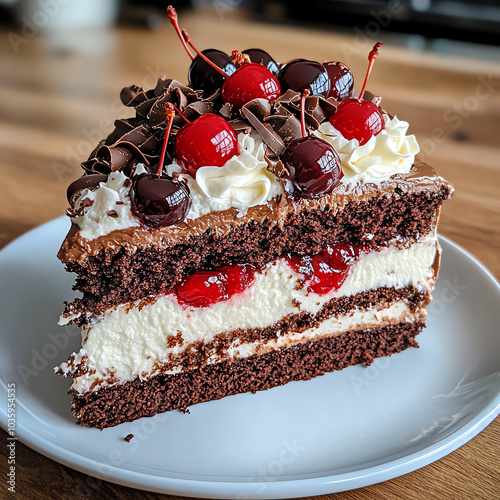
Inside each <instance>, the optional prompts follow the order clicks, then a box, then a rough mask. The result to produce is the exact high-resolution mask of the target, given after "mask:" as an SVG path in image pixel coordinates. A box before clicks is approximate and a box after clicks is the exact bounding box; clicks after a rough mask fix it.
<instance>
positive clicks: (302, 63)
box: [278, 59, 331, 98]
mask: <svg viewBox="0 0 500 500" xmlns="http://www.w3.org/2000/svg"><path fill="white" fill-rule="evenodd" d="M278 80H279V82H280V85H281V89H282V91H283V92H286V91H287V90H288V89H291V90H295V92H300V93H302V92H303V91H304V90H309V91H310V92H311V94H312V95H317V96H320V97H325V98H326V97H328V95H329V93H330V86H331V84H330V77H329V76H328V72H327V71H326V69H325V67H324V66H323V65H322V64H321V63H319V62H316V61H309V60H307V59H294V60H293V61H290V62H288V63H286V64H285V65H284V66H283V67H282V68H281V69H280V72H279V75H278Z"/></svg>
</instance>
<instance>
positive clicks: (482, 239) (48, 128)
mask: <svg viewBox="0 0 500 500" xmlns="http://www.w3.org/2000/svg"><path fill="white" fill-rule="evenodd" d="M181 21H182V25H183V27H185V28H187V29H188V30H189V32H190V34H191V36H192V37H193V39H194V40H195V41H196V42H197V45H199V46H200V47H202V48H205V47H217V48H219V49H222V50H225V51H227V52H230V51H231V50H232V49H233V48H239V49H244V48H248V47H252V46H258V47H261V48H263V49H266V50H268V51H269V52H270V53H271V54H273V56H274V57H275V59H276V60H278V61H286V60H289V59H292V58H296V57H304V58H309V59H316V60H319V61H323V60H335V59H337V60H342V61H344V62H345V63H346V64H347V65H348V66H350V68H351V69H352V71H353V73H354V75H355V76H356V77H357V82H358V86H359V85H360V83H361V81H362V80H361V79H362V77H363V76H362V75H364V71H365V68H366V65H367V54H368V52H369V50H370V49H371V46H372V45H373V41H371V42H370V41H369V40H367V39H366V38H365V37H362V36H360V35H359V33H360V31H359V30H358V31H353V32H352V33H348V34H342V35H341V34H338V33H335V32H327V31H321V30H312V29H310V28H309V29H305V28H299V27H287V26H284V25H280V26H273V25H269V24H259V23H256V22H254V21H249V20H247V18H246V17H245V16H244V15H241V14H239V13H237V12H236V11H235V12H226V13H225V15H224V17H223V18H222V17H220V16H217V15H215V13H214V9H210V10H209V11H204V12H202V13H186V14H184V15H183V16H182V18H181ZM9 31H10V30H9V29H6V28H4V29H3V30H2V31H1V32H0V57H1V59H0V60H1V68H2V70H1V72H0V247H2V246H4V245H5V244H7V243H8V242H9V241H11V240H13V239H15V238H16V237H18V236H19V235H21V234H22V233H24V232H25V231H27V230H29V229H31V228H33V227H35V226H37V225H39V224H41V223H43V222H46V221H49V220H51V219H53V218H55V217H58V216H60V215H61V214H63V213H64V211H65V209H66V205H67V203H66V196H65V191H66V186H67V184H68V183H69V182H70V181H71V180H72V179H74V178H76V177H78V176H79V175H80V169H79V162H80V161H81V160H83V159H85V158H86V156H87V155H88V153H89V152H90V151H91V150H92V149H93V147H94V145H95V143H96V142H97V140H98V139H100V138H101V137H104V136H105V135H107V133H108V132H109V131H110V130H111V126H112V120H114V119H115V118H117V117H124V116H130V113H129V110H127V109H125V108H124V107H123V106H120V105H119V101H118V92H119V90H120V89H121V88H122V87H123V86H125V85H129V84H132V83H135V84H139V85H143V86H145V87H148V88H149V87H151V86H154V83H155V81H156V78H157V76H159V75H162V74H165V75H166V76H167V77H175V78H177V79H179V80H181V81H186V79H187V68H188V65H189V60H188V58H187V56H186V54H185V53H184V51H183V49H182V47H181V46H180V44H179V43H178V42H177V40H176V37H175V34H174V32H173V30H172V29H171V28H170V26H169V25H167V23H165V24H164V26H163V27H162V28H161V29H159V30H158V31H155V32H150V31H145V30H141V29H135V28H134V29H133V28H118V29H113V30H110V31H107V32H101V31H99V32H98V31H96V32H92V33H91V34H88V33H87V34H82V33H79V32H74V33H72V34H71V35H70V36H67V35H66V36H55V37H48V36H45V35H42V34H38V35H36V36H35V37H33V38H31V39H29V40H28V39H25V41H26V42H27V43H24V42H19V43H20V44H19V45H18V46H17V53H16V51H15V50H14V48H13V46H12V44H11V43H10V41H9V38H8V37H7V36H6V35H7V34H8V33H9ZM16 33H18V34H20V33H19V32H16ZM369 88H370V89H371V90H372V91H373V92H375V93H376V94H378V95H382V96H383V101H382V104H383V106H384V108H385V109H387V110H388V111H390V112H391V113H393V114H396V115H397V116H398V117H399V118H401V119H404V120H407V121H409V122H410V124H411V129H410V130H411V132H413V133H415V134H416V136H417V138H418V140H419V142H420V145H421V148H422V156H424V157H425V158H426V159H427V160H428V161H429V162H430V163H431V164H432V165H433V166H435V167H436V168H437V169H438V170H439V171H440V173H441V174H442V175H443V176H444V177H446V178H447V179H448V180H449V181H451V182H452V183H453V184H454V186H455V188H456V192H455V195H454V197H453V199H452V200H450V201H448V202H447V203H446V205H445V207H444V209H443V212H442V217H441V225H440V229H439V231H440V233H441V234H443V235H445V236H447V237H449V238H451V239H452V240H454V241H455V242H456V243H458V244H459V245H461V246H463V247H464V248H465V249H467V250H468V251H469V252H471V253H472V254H473V255H475V256H476V257H477V258H478V259H480V260H481V261H482V262H483V263H484V264H485V265H486V266H487V267H488V268H489V269H490V270H491V271H492V272H493V274H494V275H495V276H496V277H497V278H500V259H499V250H500V140H499V136H500V64H499V63H495V62H488V61H485V60H481V59H480V58H477V59H465V58H458V57H447V56H445V55H436V54H431V53H424V52H418V51H412V50H409V49H407V48H403V47H397V46H391V45H390V44H386V45H385V46H384V47H383V48H382V52H381V55H380V57H379V58H378V60H377V62H376V65H375V68H374V71H373V73H372V77H371V81H370V84H369ZM54 321H56V318H54ZM2 404H4V403H2ZM2 436H3V437H4V438H5V433H4V432H3V431H2ZM3 443H5V440H3ZM1 453H2V455H3V457H2V459H1V460H0V463H1V466H0V470H1V476H2V478H3V479H2V481H1V482H0V492H1V493H2V494H3V492H6V487H7V485H6V481H5V474H6V470H7V464H6V458H5V457H6V447H5V446H3V445H2V448H1ZM499 456H500V420H499V419H498V418H497V419H496V421H494V422H493V423H492V424H491V425H489V426H488V427H487V428H486V429H485V430H484V431H483V432H482V433H480V434H479V435H478V436H477V437H475V438H474V439H472V440H471V441H470V442H469V443H467V444H466V445H464V446H463V447H461V448H460V449H458V450H457V451H455V452H453V453H451V454H450V455H448V456H447V457H445V458H443V459H441V460H439V461H438V462H436V463H433V464H431V465H428V466H427V467H424V468H422V469H420V470H418V471H416V472H413V473H411V474H408V475H406V476H403V477H399V478H396V479H393V480H391V481H387V482H384V483H382V484H378V485H373V486H370V487H367V488H363V489H359V490H353V491H349V492H344V493H339V494H335V495H324V496H322V497H317V498H322V499H327V498H328V499H333V498H335V499H348V498H349V499H364V498H366V499H368V498H370V499H371V498H384V499H399V498H422V499H431V498H435V499H456V498H486V499H493V498H499V497H500V472H499V471H500V459H499ZM17 492H18V494H19V495H20V498H29V499H31V498H37V499H53V498H68V499H73V498H75V499H79V498H134V499H142V498H144V499H153V498H170V499H172V498H174V497H172V496H168V495H157V494H153V493H147V492H140V491H138V490H133V489H130V488H126V487H123V486H117V485H114V484H111V483H108V482H103V481H98V480H97V479H94V478H91V477H89V476H86V475H85V474H82V473H79V472H76V471H74V470H71V469H69V468H67V467H64V466H62V465H60V464H58V463H56V462H53V461H51V460H49V459H48V458H46V457H44V456H42V455H39V454H37V453H36V452H34V451H32V450H30V449H29V448H27V447H26V446H24V445H22V444H20V443H19V444H18V448H17ZM6 498H7V497H6Z"/></svg>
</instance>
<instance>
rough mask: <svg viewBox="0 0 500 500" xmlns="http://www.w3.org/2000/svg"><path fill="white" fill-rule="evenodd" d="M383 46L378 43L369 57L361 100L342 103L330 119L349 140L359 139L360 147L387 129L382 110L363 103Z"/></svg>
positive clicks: (367, 102) (360, 95)
mask: <svg viewBox="0 0 500 500" xmlns="http://www.w3.org/2000/svg"><path fill="white" fill-rule="evenodd" d="M381 46H382V42H378V43H376V44H375V46H374V47H373V50H372V51H371V52H370V54H369V56H368V60H369V64H368V70H367V71H366V76H365V81H364V83H363V88H362V89H361V93H360V94H359V98H358V99H346V100H345V101H342V102H341V103H340V104H339V106H338V108H337V111H336V112H335V114H334V115H333V116H331V117H330V123H331V124H332V125H333V126H334V127H335V128H336V129H337V130H338V131H339V132H340V133H341V134H342V135H343V136H344V137H345V138H346V139H347V140H349V141H350V140H352V139H357V140H358V142H359V144H360V146H362V145H363V144H366V143H367V142H368V141H369V140H370V138H371V137H373V136H375V135H377V134H379V133H380V132H381V131H382V130H384V128H385V124H384V118H383V116H382V112H381V111H380V109H379V108H378V107H377V106H376V105H375V104H373V103H372V102H369V101H363V95H364V93H365V89H366V84H367V82H368V77H369V76H370V72H371V69H372V66H373V63H374V62H375V59H376V58H377V56H378V51H379V49H380V47H381Z"/></svg>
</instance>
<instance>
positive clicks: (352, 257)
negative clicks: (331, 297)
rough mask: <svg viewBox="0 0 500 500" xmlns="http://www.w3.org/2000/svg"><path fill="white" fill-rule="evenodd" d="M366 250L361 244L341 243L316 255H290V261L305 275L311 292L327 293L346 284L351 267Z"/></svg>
mask: <svg viewBox="0 0 500 500" xmlns="http://www.w3.org/2000/svg"><path fill="white" fill-rule="evenodd" d="M364 251H366V249H365V248H364V247H363V246H361V245H351V244H349V243H339V244H337V245H333V246H328V247H327V248H326V249H325V250H323V251H321V252H319V253H317V254H314V255H303V256H299V255H289V256H288V263H289V264H290V266H291V267H292V269H294V270H295V271H296V272H298V273H300V274H302V275H304V280H305V284H306V286H307V290H308V291H309V292H313V293H317V294H319V295H325V294H327V293H328V292H330V291H332V290H335V291H336V290H338V289H339V288H340V287H341V286H342V285H343V284H344V281H345V279H346V278H347V275H348V274H349V269H350V267H351V266H352V265H353V264H354V263H355V262H356V261H357V260H358V258H359V256H360V255H361V253H362V252H364Z"/></svg>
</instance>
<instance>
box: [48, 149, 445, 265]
mask: <svg viewBox="0 0 500 500" xmlns="http://www.w3.org/2000/svg"><path fill="white" fill-rule="evenodd" d="M443 187H445V188H446V189H447V191H448V192H449V193H450V196H451V193H452V191H453V188H452V186H451V185H450V184H449V183H448V182H446V181H445V180H444V179H443V178H442V177H440V176H439V175H437V173H436V171H435V170H434V169H433V168H432V167H430V166H429V165H427V164H426V163H423V162H422V161H420V160H419V159H417V160H416V163H415V166H414V168H413V169H412V171H411V172H410V173H408V174H397V175H394V176H392V177H391V178H389V179H388V180H386V181H384V182H381V183H380V184H373V183H369V182H365V183H359V184H356V185H354V186H350V185H344V184H339V185H338V186H337V187H336V188H335V189H334V190H333V192H331V193H330V194H327V195H325V196H322V197H320V198H317V199H296V200H293V201H292V200H289V199H287V198H285V197H281V198H280V199H273V200H271V202H269V203H268V204H266V205H258V206H255V207H252V208H249V209H248V210H247V212H246V214H245V215H243V216H241V214H240V213H239V212H238V211H237V210H236V209H235V208H231V209H229V210H224V211H220V212H211V213H208V214H206V215H203V216H201V217H199V218H197V219H192V220H191V219H190V220H186V221H184V222H182V223H178V224H175V225H172V226H168V227H162V228H157V229H151V228H148V227H146V226H144V227H132V228H127V229H124V230H118V231H113V232H111V233H110V234H107V235H104V236H100V237H98V238H96V239H95V240H85V239H84V238H82V237H81V236H80V234H79V229H78V226H76V225H73V226H72V228H71V229H70V232H69V233H68V235H67V237H66V239H65V240H64V242H63V244H62V247H61V249H60V251H59V253H58V258H59V259H60V260H61V261H62V262H64V263H68V262H71V261H73V260H75V261H77V262H80V263H81V262H83V261H84V260H85V258H86V257H88V256H92V255H96V254H97V253H98V252H100V251H101V250H109V251H111V252H113V253H115V252H118V251H119V250H121V249H124V250H125V252H127V253H133V252H134V251H135V250H136V249H138V248H148V247H152V246H154V247H156V249H162V248H168V247H169V246H172V245H174V244H180V243H183V242H185V243H188V242H189V240H190V238H192V237H196V236H199V235H201V234H203V233H206V232H208V231H210V232H212V234H215V235H219V236H222V235H224V234H227V233H228V232H229V231H230V230H231V229H233V228H235V227H238V226H244V225H246V224H248V223H249V222H250V221H256V222H264V221H266V222H269V223H271V224H276V225H278V226H280V227H281V226H282V225H283V221H284V220H286V218H287V217H288V216H289V215H291V214H294V213H295V214H297V213H301V212H304V211H310V210H319V211H322V210H328V211H331V213H332V215H333V214H335V213H337V212H338V211H340V210H342V208H343V207H344V206H345V204H346V203H348V202H351V201H360V202H361V201H364V200H368V199H370V198H375V197H381V196H395V197H397V196H400V195H403V194H410V193H420V192H426V191H428V192H437V191H439V190H441V189H442V188H443Z"/></svg>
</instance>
